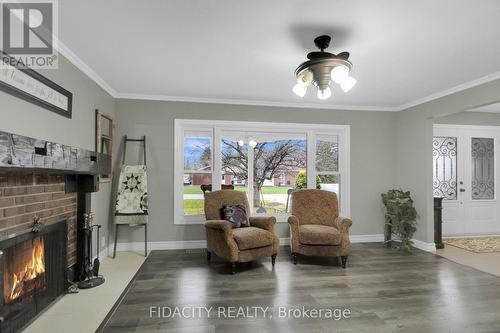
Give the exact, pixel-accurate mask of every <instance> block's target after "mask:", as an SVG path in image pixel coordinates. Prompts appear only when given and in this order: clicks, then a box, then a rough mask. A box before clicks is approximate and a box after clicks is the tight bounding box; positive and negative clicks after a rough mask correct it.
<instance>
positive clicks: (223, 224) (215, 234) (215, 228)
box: [205, 220, 239, 262]
mask: <svg viewBox="0 0 500 333" xmlns="http://www.w3.org/2000/svg"><path fill="white" fill-rule="evenodd" d="M205 230H206V232H207V249H208V250H209V251H213V252H215V253H216V254H217V255H218V256H220V257H222V258H225V259H226V260H229V261H230V262H236V261H238V257H239V249H238V245H237V244H236V241H235V240H234V238H233V224H232V223H231V222H229V221H225V220H209V221H207V222H205Z"/></svg>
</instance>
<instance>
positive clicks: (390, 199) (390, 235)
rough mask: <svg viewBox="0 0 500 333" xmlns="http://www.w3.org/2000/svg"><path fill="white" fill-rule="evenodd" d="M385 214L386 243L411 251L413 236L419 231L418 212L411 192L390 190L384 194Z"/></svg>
mask: <svg viewBox="0 0 500 333" xmlns="http://www.w3.org/2000/svg"><path fill="white" fill-rule="evenodd" d="M382 202H383V203H384V206H385V208H386V209H387V211H386V213H385V225H386V229H385V230H386V237H385V242H386V243H389V244H390V245H391V246H392V247H393V248H397V249H401V250H405V251H411V245H412V244H413V242H412V238H413V234H414V233H415V231H416V230H417V211H416V210H415V207H413V200H412V198H411V196H410V191H407V192H405V191H403V190H390V191H388V192H387V193H383V194H382Z"/></svg>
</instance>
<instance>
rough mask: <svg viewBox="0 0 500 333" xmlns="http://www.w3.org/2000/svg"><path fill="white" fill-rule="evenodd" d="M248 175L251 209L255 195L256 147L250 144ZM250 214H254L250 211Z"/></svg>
mask: <svg viewBox="0 0 500 333" xmlns="http://www.w3.org/2000/svg"><path fill="white" fill-rule="evenodd" d="M247 165H248V167H247V168H248V171H247V172H248V175H247V183H248V184H247V188H248V202H249V206H250V210H252V209H253V208H252V207H253V196H254V191H253V178H254V170H253V169H254V149H253V148H252V147H251V146H250V145H248V162H247ZM250 215H252V212H250Z"/></svg>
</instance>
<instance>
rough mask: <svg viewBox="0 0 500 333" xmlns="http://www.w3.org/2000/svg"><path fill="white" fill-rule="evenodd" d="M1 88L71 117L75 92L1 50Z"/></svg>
mask: <svg viewBox="0 0 500 333" xmlns="http://www.w3.org/2000/svg"><path fill="white" fill-rule="evenodd" d="M0 59H1V60H0V90H3V91H5V92H7V93H9V94H11V95H13V96H16V97H19V98H22V99H24V100H26V101H28V102H31V103H33V104H36V105H38V106H40V107H43V108H45V109H47V110H50V111H53V112H56V113H58V114H60V115H62V116H64V117H67V118H71V116H72V104H73V94H72V93H71V92H69V91H68V90H66V89H64V88H63V87H61V86H59V85H58V84H56V83H54V82H53V81H51V80H49V79H47V78H46V77H45V76H43V75H41V74H39V73H38V72H36V71H34V70H32V69H30V68H26V67H25V66H24V65H22V64H19V62H17V60H16V59H14V58H12V57H10V56H9V55H7V54H6V53H4V52H2V51H0Z"/></svg>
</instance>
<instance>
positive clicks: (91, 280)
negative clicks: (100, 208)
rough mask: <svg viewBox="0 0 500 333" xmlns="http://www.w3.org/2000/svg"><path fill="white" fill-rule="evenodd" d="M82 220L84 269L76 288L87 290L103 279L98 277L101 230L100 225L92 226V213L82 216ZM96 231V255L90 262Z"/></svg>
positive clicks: (101, 282) (100, 276) (99, 283)
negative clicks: (93, 237) (93, 236)
mask: <svg viewBox="0 0 500 333" xmlns="http://www.w3.org/2000/svg"><path fill="white" fill-rule="evenodd" d="M83 218H84V221H85V223H84V225H85V226H84V228H83V231H84V233H85V259H84V264H85V267H84V269H83V272H82V276H81V281H80V282H78V288H80V289H89V288H94V287H97V286H99V285H101V284H103V283H104V281H105V280H104V277H103V276H102V275H99V266H100V261H99V231H100V229H101V225H100V224H94V213H92V212H89V213H85V214H83ZM94 229H96V236H97V237H96V253H97V256H96V258H95V259H94V262H92V235H93V233H94Z"/></svg>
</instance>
